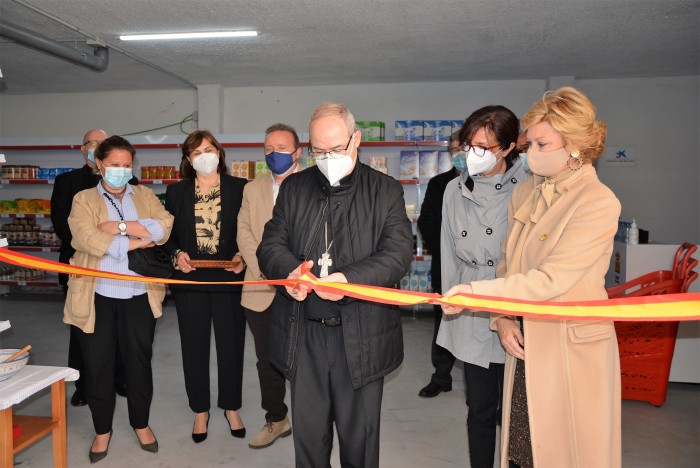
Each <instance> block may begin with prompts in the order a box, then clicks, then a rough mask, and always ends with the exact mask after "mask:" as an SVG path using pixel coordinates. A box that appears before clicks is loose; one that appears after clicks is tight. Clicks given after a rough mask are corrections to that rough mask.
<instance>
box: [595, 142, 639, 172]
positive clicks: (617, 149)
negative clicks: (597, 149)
mask: <svg viewBox="0 0 700 468" xmlns="http://www.w3.org/2000/svg"><path fill="white" fill-rule="evenodd" d="M601 159H602V160H603V163H604V165H606V166H610V167H634V166H636V165H637V146H636V145H619V146H613V145H610V146H607V147H606V148H605V152H603V157H602V158H601Z"/></svg>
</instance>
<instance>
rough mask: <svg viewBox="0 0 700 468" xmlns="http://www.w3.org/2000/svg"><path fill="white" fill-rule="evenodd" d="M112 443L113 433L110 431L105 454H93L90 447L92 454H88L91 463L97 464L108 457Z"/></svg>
mask: <svg viewBox="0 0 700 468" xmlns="http://www.w3.org/2000/svg"><path fill="white" fill-rule="evenodd" d="M110 442H112V431H109V440H108V441H107V448H106V449H105V450H104V452H93V451H92V446H90V452H88V457H90V463H97V462H98V461H100V460H102V459H103V458H104V457H106V456H107V452H108V451H109V443H110Z"/></svg>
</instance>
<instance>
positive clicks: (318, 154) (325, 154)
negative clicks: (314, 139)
mask: <svg viewBox="0 0 700 468" xmlns="http://www.w3.org/2000/svg"><path fill="white" fill-rule="evenodd" d="M354 137H355V134H354V133H353V134H352V135H350V139H349V140H348V144H347V145H345V148H341V147H337V148H334V149H332V150H330V151H321V150H319V149H316V148H314V147H313V146H311V145H309V149H308V152H309V156H311V157H313V158H314V159H316V160H317V161H322V160H324V159H328V158H330V159H338V158H342V157H343V156H349V154H337V153H345V152H346V151H347V150H348V148H350V143H352V140H353V138H354ZM334 153H335V154H334Z"/></svg>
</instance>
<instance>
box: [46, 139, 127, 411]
mask: <svg viewBox="0 0 700 468" xmlns="http://www.w3.org/2000/svg"><path fill="white" fill-rule="evenodd" d="M107 137H108V135H107V133H105V131H104V130H99V129H96V128H94V129H92V130H90V131H88V132H87V133H86V134H85V136H84V137H83V144H82V145H81V146H80V152H81V153H83V158H84V162H85V164H84V165H83V167H81V168H80V169H73V170H72V171H69V172H65V173H63V174H61V175H59V176H58V177H56V180H55V181H54V186H53V192H52V193H51V224H53V229H54V231H55V232H56V235H57V236H58V238H59V239H60V240H61V247H60V248H59V254H58V261H59V262H61V263H66V264H67V263H69V260H70V259H71V257H72V256H73V254H75V249H74V248H73V247H72V246H71V240H72V239H73V235H72V234H71V232H70V228H69V227H68V215H69V214H70V210H71V206H72V204H73V198H74V197H75V196H76V195H77V194H78V192H81V191H83V190H86V189H89V188H94V187H96V186H97V184H98V183H99V182H100V180H101V179H102V176H101V175H100V173H99V172H97V168H96V166H95V155H94V153H95V148H97V146H98V145H99V144H100V143H102V141H103V140H105V139H106V138H107ZM129 183H130V184H132V185H136V184H138V180H137V179H136V178H132V179H131V181H130V182H129ZM58 282H59V284H60V285H61V286H62V287H63V294H64V295H65V294H66V292H67V291H68V275H65V274H59V275H58ZM86 307H87V305H86ZM76 332H78V333H79V332H80V330H79V329H78V328H77V327H75V326H73V325H71V326H70V340H69V344H68V367H72V368H73V369H75V370H77V371H79V372H80V373H81V374H82V372H83V354H82V352H81V351H80V346H79V344H78V340H77V339H76V337H75V334H76ZM115 378H116V380H115V382H116V389H115V390H116V392H117V393H118V394H119V395H121V396H123V397H125V396H126V384H125V383H124V379H125V377H124V364H123V363H122V359H121V356H120V355H119V353H117V365H116V372H115ZM70 404H71V405H73V406H85V405H86V404H87V400H86V399H85V395H84V394H83V382H82V378H79V379H78V380H76V381H75V393H73V396H72V397H71V399H70Z"/></svg>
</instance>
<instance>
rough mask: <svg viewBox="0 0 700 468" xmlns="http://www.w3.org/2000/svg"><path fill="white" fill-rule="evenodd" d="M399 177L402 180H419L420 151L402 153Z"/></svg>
mask: <svg viewBox="0 0 700 468" xmlns="http://www.w3.org/2000/svg"><path fill="white" fill-rule="evenodd" d="M400 173H401V175H400V176H399V178H400V179H402V180H413V179H418V177H419V175H420V168H419V159H418V151H401V163H400Z"/></svg>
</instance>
